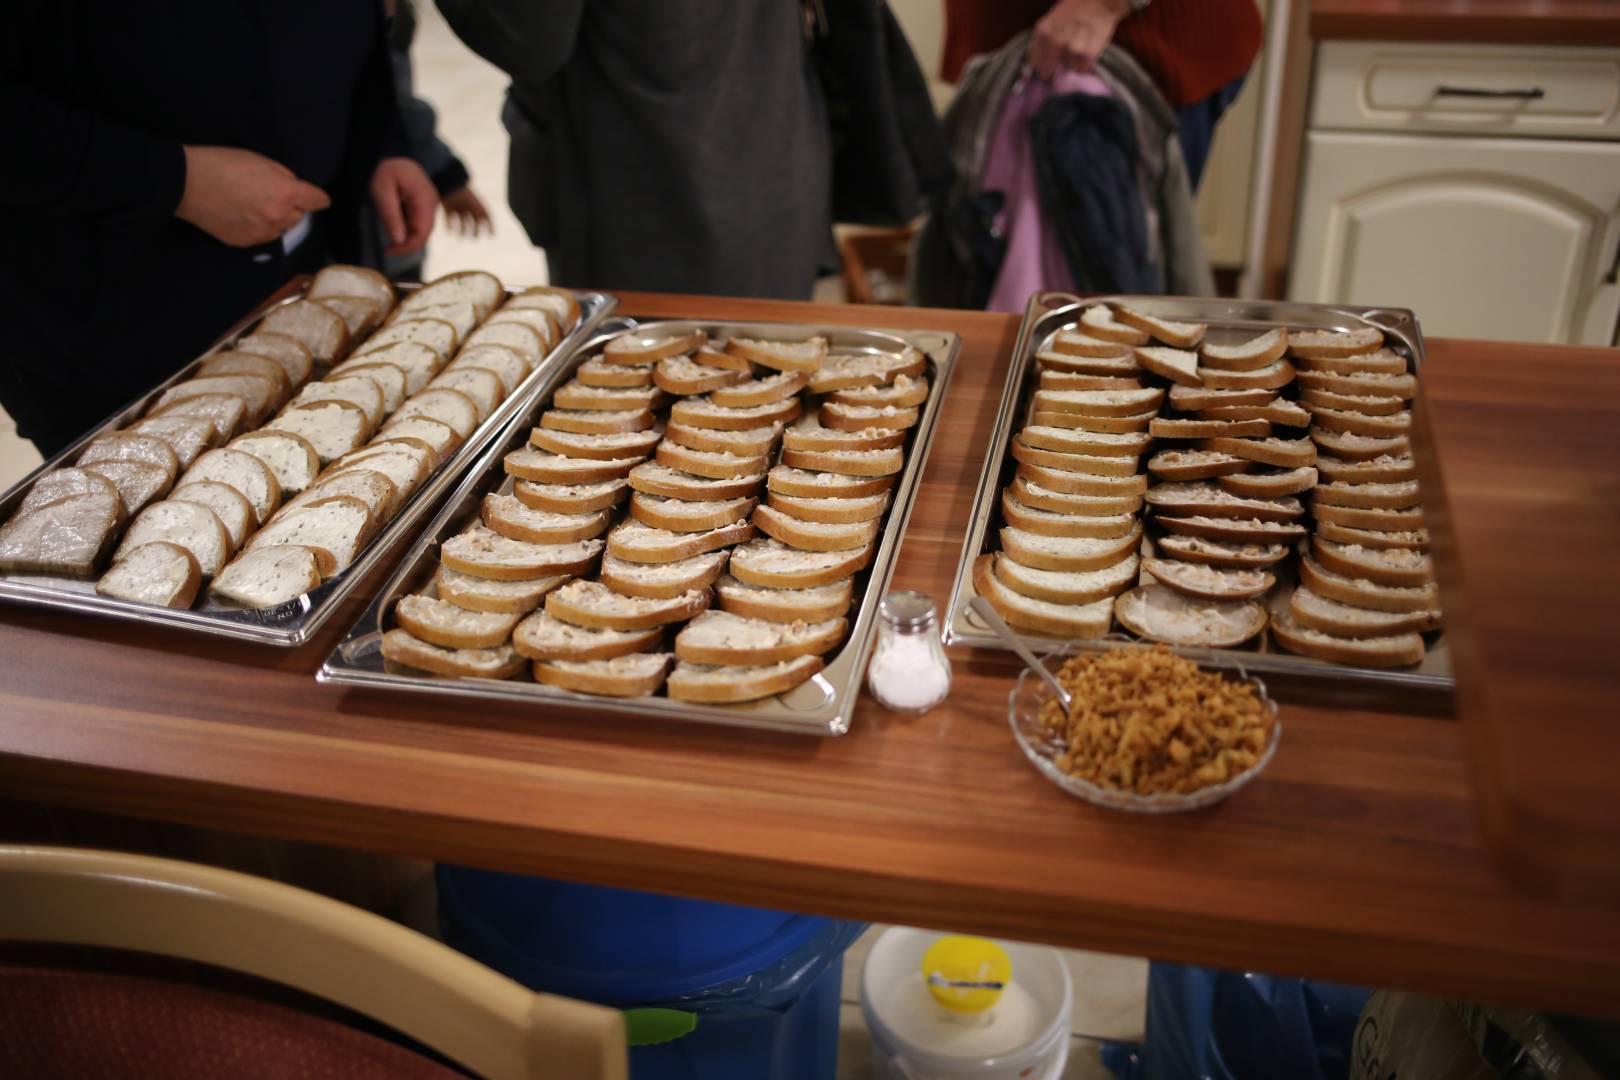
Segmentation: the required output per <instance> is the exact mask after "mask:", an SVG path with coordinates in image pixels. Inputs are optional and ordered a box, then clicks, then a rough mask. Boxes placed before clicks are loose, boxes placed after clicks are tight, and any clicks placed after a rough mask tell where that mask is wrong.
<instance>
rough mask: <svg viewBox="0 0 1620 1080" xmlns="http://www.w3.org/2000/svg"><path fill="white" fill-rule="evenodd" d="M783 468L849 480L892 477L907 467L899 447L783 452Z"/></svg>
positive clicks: (784, 450) (904, 455) (786, 450)
mask: <svg viewBox="0 0 1620 1080" xmlns="http://www.w3.org/2000/svg"><path fill="white" fill-rule="evenodd" d="M782 464H783V465H787V466H789V467H790V468H795V469H815V470H820V471H823V472H834V473H842V474H844V475H846V476H893V475H894V474H895V473H898V472H899V471H900V470H901V469H903V468H905V465H906V454H905V451H904V450H902V449H901V448H900V447H898V446H896V447H890V448H889V449H887V450H788V449H785V448H784V449H783V451H782Z"/></svg>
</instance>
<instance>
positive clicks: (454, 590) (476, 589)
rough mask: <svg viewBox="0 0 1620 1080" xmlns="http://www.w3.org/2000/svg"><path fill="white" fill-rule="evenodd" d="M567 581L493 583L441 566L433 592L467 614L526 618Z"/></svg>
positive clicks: (560, 577) (561, 577) (544, 579)
mask: <svg viewBox="0 0 1620 1080" xmlns="http://www.w3.org/2000/svg"><path fill="white" fill-rule="evenodd" d="M567 580H568V578H567V577H566V576H564V575H560V574H559V575H552V576H549V577H538V578H523V579H519V580H517V581H494V580H492V579H490V578H481V577H473V576H472V575H471V574H463V573H460V572H458V571H455V570H452V569H450V568H449V567H448V566H441V567H439V569H438V570H437V571H436V572H435V573H434V575H433V591H434V592H435V593H437V594H438V596H439V599H440V600H448V601H449V602H450V603H452V604H454V605H456V606H457V607H462V608H466V609H467V610H468V611H492V612H507V613H515V614H518V615H527V614H528V613H529V612H531V611H533V610H534V609H535V608H537V607H539V606H540V601H542V600H544V599H545V597H546V594H547V593H548V592H550V591H551V590H552V589H555V588H557V587H558V586H559V585H561V584H562V583H563V582H565V581H567Z"/></svg>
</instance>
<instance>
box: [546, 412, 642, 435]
mask: <svg viewBox="0 0 1620 1080" xmlns="http://www.w3.org/2000/svg"><path fill="white" fill-rule="evenodd" d="M540 426H541V427H543V428H549V429H551V430H552V431H572V432H575V433H577V434H580V435H614V434H618V433H620V432H626V431H646V430H647V429H648V428H650V427H652V426H653V413H652V410H651V409H615V410H607V411H593V410H590V409H547V410H546V411H545V412H543V413H541V414H540Z"/></svg>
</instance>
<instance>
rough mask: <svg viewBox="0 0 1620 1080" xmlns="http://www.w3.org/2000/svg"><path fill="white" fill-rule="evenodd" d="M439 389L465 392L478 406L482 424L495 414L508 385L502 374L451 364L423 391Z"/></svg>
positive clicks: (504, 396) (478, 419)
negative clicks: (503, 381)
mask: <svg viewBox="0 0 1620 1080" xmlns="http://www.w3.org/2000/svg"><path fill="white" fill-rule="evenodd" d="M437 389H446V390H459V391H461V392H462V393H463V394H465V395H466V396H467V400H468V401H471V402H472V403H473V405H474V406H476V407H477V410H478V417H477V423H480V424H481V423H483V422H484V421H485V420H488V419H489V418H490V417H491V416H492V415H494V413H495V410H496V409H498V408H499V407H500V404H501V402H502V401H503V400H505V398H506V387H505V385H504V384H503V383H502V382H501V379H500V376H498V375H496V374H495V373H494V372H493V371H490V370H488V369H486V368H480V367H462V368H458V367H455V366H454V365H451V366H450V367H448V368H445V369H444V370H443V371H441V372H439V374H438V375H436V376H434V379H433V381H432V382H430V383H428V388H427V390H424V391H423V393H424V394H425V393H429V392H431V391H433V390H437Z"/></svg>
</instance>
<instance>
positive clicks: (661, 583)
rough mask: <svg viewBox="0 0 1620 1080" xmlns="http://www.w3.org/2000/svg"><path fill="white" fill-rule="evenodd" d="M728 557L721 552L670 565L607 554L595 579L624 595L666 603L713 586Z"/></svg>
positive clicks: (708, 553)
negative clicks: (631, 559)
mask: <svg viewBox="0 0 1620 1080" xmlns="http://www.w3.org/2000/svg"><path fill="white" fill-rule="evenodd" d="M729 557H730V555H729V553H728V552H727V551H725V550H724V549H721V550H717V551H705V552H703V553H702V554H699V555H692V556H689V557H687V558H685V559H676V560H674V561H673V562H665V563H640V562H631V561H630V560H628V559H621V558H619V557H618V556H616V555H611V554H607V555H603V556H602V568H601V570H600V572H599V573H598V574H597V577H598V578H599V579H600V580H601V582H602V584H604V585H606V586H608V587H609V588H611V589H612V590H613V591H614V592H617V593H622V594H624V595H625V596H641V597H646V598H647V599H649V600H669V599H672V598H673V597H677V596H681V595H682V594H684V593H688V592H691V591H692V590H694V589H707V588H708V587H709V586H710V585H712V584H714V582H715V580H716V579H717V578H719V576H720V573H721V571H723V570H724V569H725V568H726V560H727V559H728V558H729Z"/></svg>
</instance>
